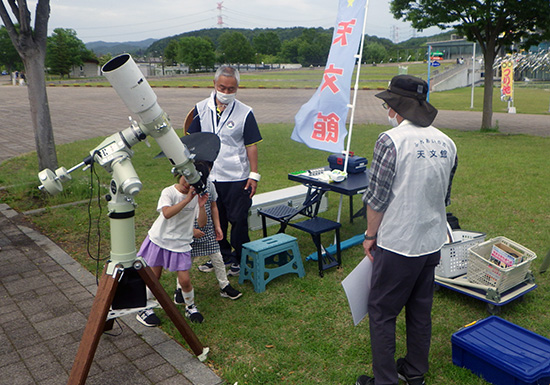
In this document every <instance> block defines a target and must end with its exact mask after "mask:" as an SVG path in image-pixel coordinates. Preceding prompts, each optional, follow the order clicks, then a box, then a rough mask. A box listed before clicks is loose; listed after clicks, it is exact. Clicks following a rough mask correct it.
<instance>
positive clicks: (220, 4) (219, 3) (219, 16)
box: [217, 1, 224, 28]
mask: <svg viewBox="0 0 550 385" xmlns="http://www.w3.org/2000/svg"><path fill="white" fill-rule="evenodd" d="M217 8H218V28H223V24H224V23H223V14H222V9H223V1H220V2H218V7H217Z"/></svg>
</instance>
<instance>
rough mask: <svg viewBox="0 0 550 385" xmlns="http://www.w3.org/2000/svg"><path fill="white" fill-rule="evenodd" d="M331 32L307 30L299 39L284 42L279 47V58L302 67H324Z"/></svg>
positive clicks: (330, 40)
mask: <svg viewBox="0 0 550 385" xmlns="http://www.w3.org/2000/svg"><path fill="white" fill-rule="evenodd" d="M331 32H332V31H331V30H328V31H323V32H320V31H319V29H315V28H307V29H304V30H303V31H302V34H301V35H300V36H299V37H296V38H294V39H292V40H286V41H284V42H283V43H282V45H281V53H280V55H281V57H282V58H283V59H286V60H288V61H290V62H291V63H300V64H301V65H302V66H304V67H309V66H310V65H321V66H322V65H325V64H326V61H327V57H328V53H329V51H330V45H331V42H332V34H331Z"/></svg>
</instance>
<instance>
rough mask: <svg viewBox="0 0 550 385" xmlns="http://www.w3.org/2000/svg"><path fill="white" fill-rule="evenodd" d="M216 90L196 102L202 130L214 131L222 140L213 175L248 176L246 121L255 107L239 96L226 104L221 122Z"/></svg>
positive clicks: (219, 177) (229, 178)
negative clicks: (239, 98) (245, 102)
mask: <svg viewBox="0 0 550 385" xmlns="http://www.w3.org/2000/svg"><path fill="white" fill-rule="evenodd" d="M214 94H215V92H212V95H211V96H210V97H209V98H208V99H204V100H203V101H201V102H199V103H198V104H197V106H196V107H197V111H198V115H199V118H200V122H201V131H202V132H213V133H215V134H216V135H218V136H219V138H220V141H221V147H220V153H219V154H218V157H217V158H216V161H215V162H214V166H213V167H212V171H210V177H211V178H212V180H214V181H216V182H236V181H240V180H245V179H248V175H249V174H250V165H249V163H248V155H247V153H246V146H245V145H244V123H245V121H246V118H247V116H248V114H249V113H250V112H251V111H252V108H250V107H249V106H247V105H246V104H244V103H241V102H240V101H238V100H235V101H234V102H231V103H230V104H228V105H227V107H226V108H225V110H224V111H223V112H222V116H221V118H220V121H219V123H218V121H217V117H216V104H215V102H214Z"/></svg>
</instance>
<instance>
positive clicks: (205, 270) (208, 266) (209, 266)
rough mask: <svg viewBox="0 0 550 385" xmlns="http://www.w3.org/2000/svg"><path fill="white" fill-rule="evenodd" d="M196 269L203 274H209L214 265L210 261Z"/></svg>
mask: <svg viewBox="0 0 550 385" xmlns="http://www.w3.org/2000/svg"><path fill="white" fill-rule="evenodd" d="M198 269H199V271H202V272H203V273H210V272H211V271H214V265H213V264H212V261H208V262H206V263H203V264H202V265H200V266H199V268H198Z"/></svg>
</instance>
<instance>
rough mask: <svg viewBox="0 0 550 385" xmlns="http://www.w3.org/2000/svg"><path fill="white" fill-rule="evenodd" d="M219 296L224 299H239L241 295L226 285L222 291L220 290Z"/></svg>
mask: <svg viewBox="0 0 550 385" xmlns="http://www.w3.org/2000/svg"><path fill="white" fill-rule="evenodd" d="M220 295H221V296H222V297H224V298H231V299H237V298H241V296H242V295H243V293H241V292H240V291H238V290H237V289H234V288H233V286H231V285H229V284H228V285H227V286H226V287H224V288H223V289H220Z"/></svg>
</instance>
